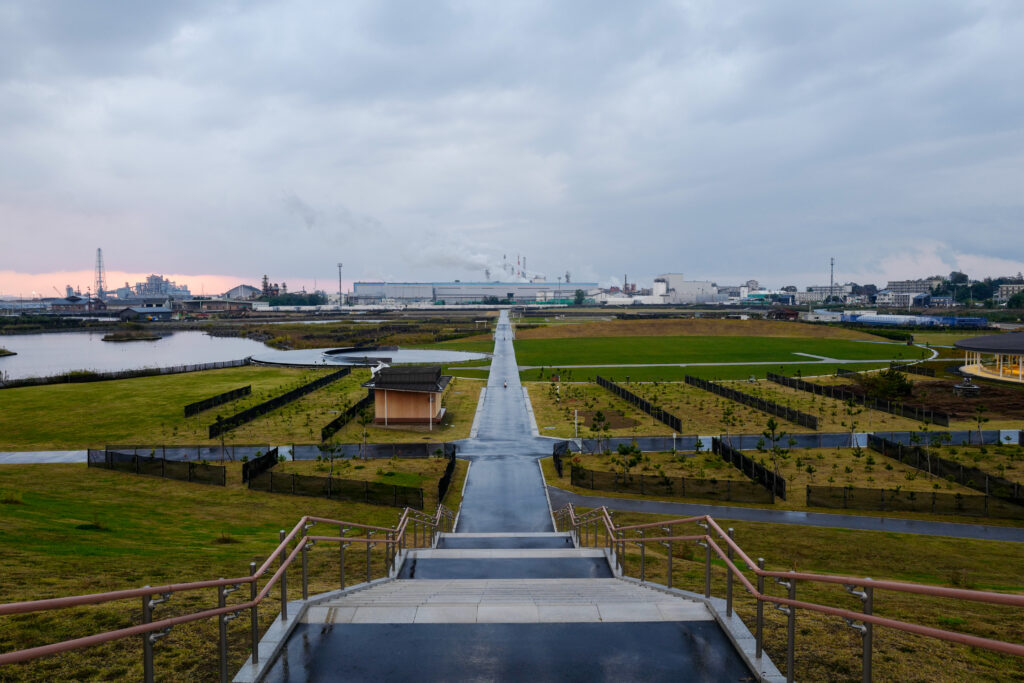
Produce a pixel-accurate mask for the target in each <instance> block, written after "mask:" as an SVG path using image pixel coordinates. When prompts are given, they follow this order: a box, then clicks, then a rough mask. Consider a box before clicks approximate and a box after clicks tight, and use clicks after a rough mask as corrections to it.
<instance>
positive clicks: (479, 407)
mask: <svg viewBox="0 0 1024 683" xmlns="http://www.w3.org/2000/svg"><path fill="white" fill-rule="evenodd" d="M485 396H487V387H484V388H483V389H481V390H480V399H479V400H478V401H477V402H476V412H475V413H473V426H471V427H470V428H469V438H470V439H475V438H476V433H477V432H478V431H479V430H480V413H482V412H483V410H484V397H485Z"/></svg>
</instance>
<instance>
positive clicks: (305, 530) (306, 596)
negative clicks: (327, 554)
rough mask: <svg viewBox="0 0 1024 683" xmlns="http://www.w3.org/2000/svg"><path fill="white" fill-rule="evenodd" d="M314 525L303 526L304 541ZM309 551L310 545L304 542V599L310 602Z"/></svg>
mask: <svg viewBox="0 0 1024 683" xmlns="http://www.w3.org/2000/svg"><path fill="white" fill-rule="evenodd" d="M310 526H312V525H309V524H304V525H302V540H303V541H306V536H307V535H308V530H309V527H310ZM308 550H309V543H308V542H304V543H303V544H302V599H303V600H309V561H308V558H307V555H308V553H307V551H308Z"/></svg>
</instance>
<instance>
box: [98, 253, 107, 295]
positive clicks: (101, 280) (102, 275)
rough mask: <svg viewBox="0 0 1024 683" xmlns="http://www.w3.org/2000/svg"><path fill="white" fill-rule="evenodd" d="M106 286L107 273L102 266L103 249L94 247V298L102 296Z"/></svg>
mask: <svg viewBox="0 0 1024 683" xmlns="http://www.w3.org/2000/svg"><path fill="white" fill-rule="evenodd" d="M106 288H107V274H106V271H105V270H104V268H103V250H102V249H99V248H97V249H96V288H95V292H96V298H97V299H102V298H103V291H104V290H105V289H106Z"/></svg>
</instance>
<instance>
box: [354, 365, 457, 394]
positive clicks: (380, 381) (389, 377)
mask: <svg viewBox="0 0 1024 683" xmlns="http://www.w3.org/2000/svg"><path fill="white" fill-rule="evenodd" d="M451 379H452V378H451V375H442V374H441V367H440V366H438V365H409V366H404V367H397V368H396V367H388V368H381V370H380V371H379V372H378V373H377V374H376V375H374V377H373V379H371V380H370V381H369V382H366V383H365V384H363V386H364V387H367V388H370V389H385V390H389V391H417V392H429V393H437V392H441V391H444V388H445V387H446V386H448V383H449V382H450V381H451Z"/></svg>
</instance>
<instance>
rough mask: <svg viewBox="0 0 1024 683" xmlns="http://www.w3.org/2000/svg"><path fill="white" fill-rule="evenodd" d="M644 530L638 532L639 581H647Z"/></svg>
mask: <svg viewBox="0 0 1024 683" xmlns="http://www.w3.org/2000/svg"><path fill="white" fill-rule="evenodd" d="M645 531H646V529H641V530H640V580H641V581H646V580H647V544H646V543H644V536H645V533H644V532H645Z"/></svg>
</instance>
